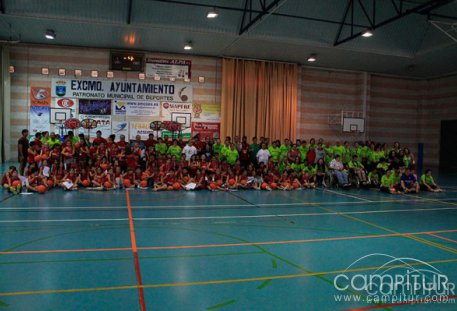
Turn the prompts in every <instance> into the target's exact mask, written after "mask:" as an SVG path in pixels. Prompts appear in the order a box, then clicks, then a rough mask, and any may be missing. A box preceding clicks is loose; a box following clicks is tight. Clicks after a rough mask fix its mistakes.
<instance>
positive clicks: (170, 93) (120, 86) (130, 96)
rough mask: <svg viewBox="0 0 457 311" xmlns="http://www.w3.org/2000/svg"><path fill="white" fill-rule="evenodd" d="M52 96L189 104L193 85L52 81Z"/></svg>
mask: <svg viewBox="0 0 457 311" xmlns="http://www.w3.org/2000/svg"><path fill="white" fill-rule="evenodd" d="M52 97H71V98H92V99H114V100H140V101H171V102H178V103H180V102H192V86H191V85H190V84H185V83H165V82H156V81H153V82H139V81H135V82H133V81H116V80H85V79H84V80H79V79H59V78H54V79H52Z"/></svg>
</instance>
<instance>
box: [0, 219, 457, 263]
mask: <svg viewBox="0 0 457 311" xmlns="http://www.w3.org/2000/svg"><path fill="white" fill-rule="evenodd" d="M132 223H133V221H132ZM452 232H457V229H450V230H436V231H419V232H405V233H386V234H373V235H355V236H342V237H333V238H319V239H305V240H288V241H265V242H246V243H225V244H201V245H170V246H143V247H137V250H138V249H139V250H160V249H190V248H215V247H232V246H252V245H278V244H297V243H314V242H326V241H340V240H357V239H375V238H385V237H395V236H408V235H423V234H427V235H431V234H433V233H452ZM135 246H136V242H135ZM131 250H132V248H131V247H118V248H115V247H114V248H81V249H50V250H23V251H6V252H0V255H17V254H48V253H49V254H51V253H85V252H112V251H131Z"/></svg>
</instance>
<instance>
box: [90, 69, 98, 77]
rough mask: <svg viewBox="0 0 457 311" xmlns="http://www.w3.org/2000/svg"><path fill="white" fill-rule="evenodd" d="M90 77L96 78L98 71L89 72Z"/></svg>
mask: <svg viewBox="0 0 457 311" xmlns="http://www.w3.org/2000/svg"><path fill="white" fill-rule="evenodd" d="M90 76H91V77H92V78H97V77H98V71H97V70H92V71H91V72H90Z"/></svg>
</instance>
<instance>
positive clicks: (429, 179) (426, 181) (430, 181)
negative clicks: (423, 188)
mask: <svg viewBox="0 0 457 311" xmlns="http://www.w3.org/2000/svg"><path fill="white" fill-rule="evenodd" d="M421 183H422V184H427V185H432V184H434V183H435V181H434V180H433V177H432V176H428V175H427V174H423V175H422V176H421Z"/></svg>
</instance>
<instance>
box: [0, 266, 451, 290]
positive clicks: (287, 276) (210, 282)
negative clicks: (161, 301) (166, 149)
mask: <svg viewBox="0 0 457 311" xmlns="http://www.w3.org/2000/svg"><path fill="white" fill-rule="evenodd" d="M453 262H457V258H453V259H441V260H434V261H429V262H413V263H406V264H398V265H387V266H375V267H362V268H354V269H344V270H333V271H320V272H309V273H297V274H283V275H271V276H261V277H252V278H237V279H223V280H207V281H196V282H179V283H160V284H143V285H142V286H141V287H142V288H143V289H146V288H167V287H186V286H198V285H216V284H233V283H244V282H254V281H266V280H270V279H271V280H279V279H294V278H301V277H310V276H324V275H333V274H338V273H352V272H361V271H372V270H378V269H380V268H381V269H390V268H402V267H409V266H422V265H433V264H441V263H453ZM137 287H138V285H124V286H110V287H92V288H90V287H88V288H70V289H49V290H36V291H34V290H31V291H17V292H0V297H11V296H25V295H46V294H63V293H78V292H79V293H80V292H95V291H116V290H127V289H135V288H137Z"/></svg>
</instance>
